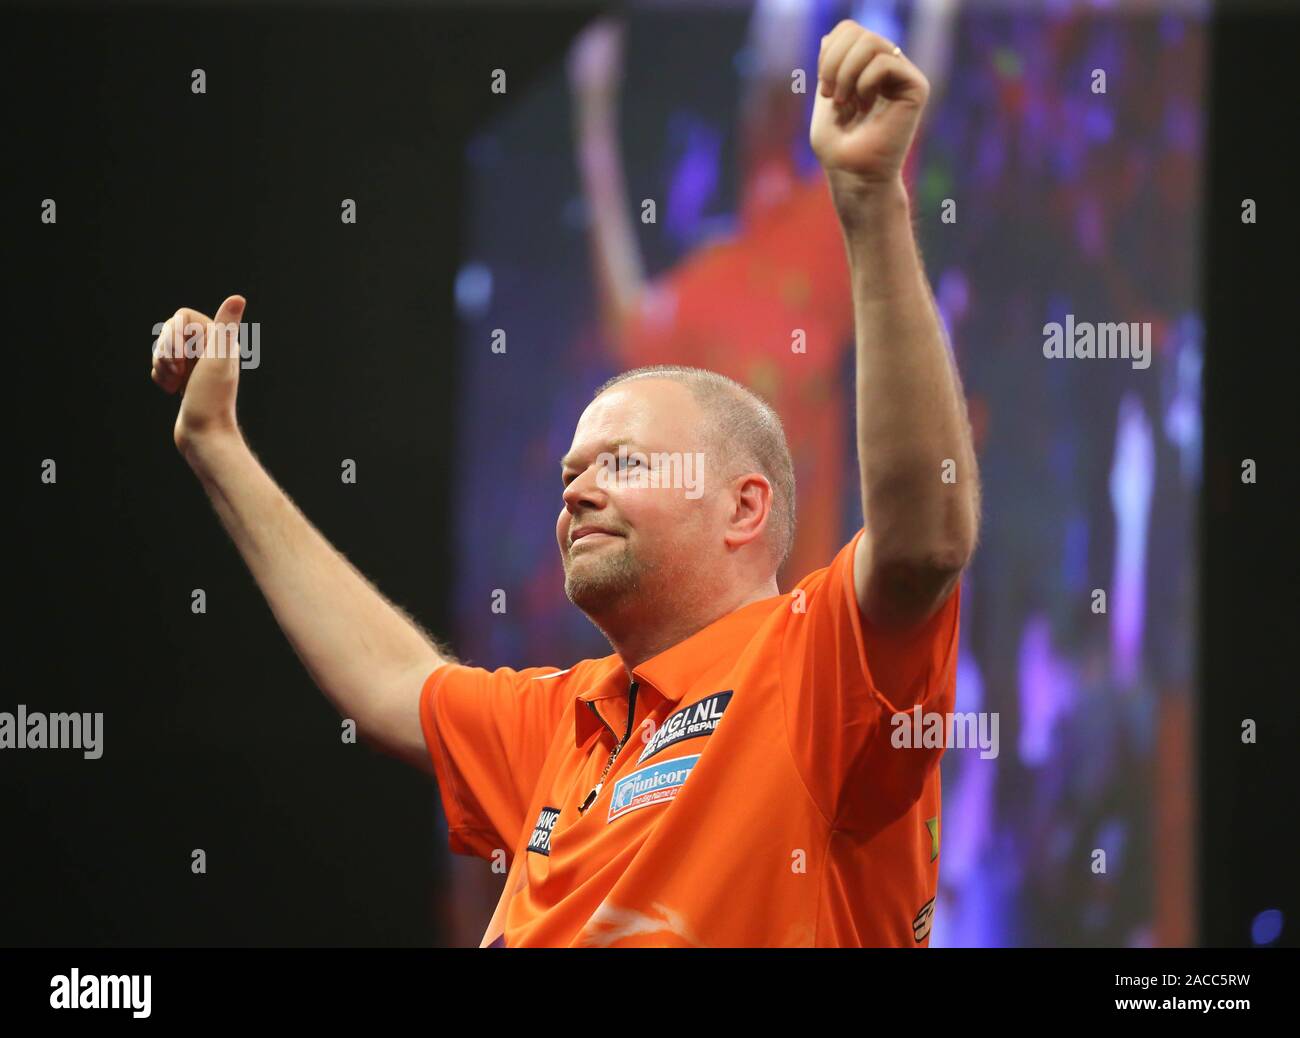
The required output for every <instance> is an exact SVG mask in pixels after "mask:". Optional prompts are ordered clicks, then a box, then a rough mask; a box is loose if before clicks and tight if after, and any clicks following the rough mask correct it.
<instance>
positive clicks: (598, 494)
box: [563, 466, 607, 515]
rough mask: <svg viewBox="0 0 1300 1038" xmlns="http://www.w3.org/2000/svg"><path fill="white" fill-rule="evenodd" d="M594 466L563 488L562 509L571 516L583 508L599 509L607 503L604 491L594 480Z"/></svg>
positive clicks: (595, 470)
mask: <svg viewBox="0 0 1300 1038" xmlns="http://www.w3.org/2000/svg"><path fill="white" fill-rule="evenodd" d="M596 472H597V469H596V467H595V466H592V467H590V468H588V469H587V470H586V471H585V472H582V473H581V474H579V475H578V477H577V478H576V479H574V480H573V481H572V482H570V483H569V485H568V486H567V487H565V488H564V495H563V497H564V507H565V508H567V509H568V510H569V513H570V514H571V515H576V514H577V513H578V512H579V511H580V510H582V509H585V508H591V509H601V508H604V507H605V503H606V501H607V498H606V495H605V491H604V489H603V488H602V487H601V486H600V483H599V481H598V480H597V479H596Z"/></svg>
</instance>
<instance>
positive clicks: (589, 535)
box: [569, 526, 620, 550]
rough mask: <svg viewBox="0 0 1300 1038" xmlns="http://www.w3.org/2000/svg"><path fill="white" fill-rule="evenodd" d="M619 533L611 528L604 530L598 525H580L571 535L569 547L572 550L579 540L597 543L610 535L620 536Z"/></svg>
mask: <svg viewBox="0 0 1300 1038" xmlns="http://www.w3.org/2000/svg"><path fill="white" fill-rule="evenodd" d="M618 536H620V535H619V534H616V533H613V532H611V531H609V530H602V529H601V528H599V527H596V526H579V527H578V528H577V529H576V530H574V531H573V532H572V533H571V534H570V535H569V548H570V550H572V549H573V548H574V547H575V546H576V545H577V544H578V542H579V541H586V542H591V543H595V542H597V541H602V540H605V539H607V538H610V537H618Z"/></svg>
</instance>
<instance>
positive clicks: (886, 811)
mask: <svg viewBox="0 0 1300 1038" xmlns="http://www.w3.org/2000/svg"><path fill="white" fill-rule="evenodd" d="M861 536H862V531H861V530H859V531H858V533H857V534H856V535H855V536H854V538H853V539H852V540H851V541H850V542H849V543H848V544H847V545H845V546H844V547H843V548H842V549H840V552H839V554H838V555H836V557H835V560H834V562H832V563H831V565H830V566H828V567H827V568H826V569H822V570H818V571H817V572H816V573H814V574H811V575H810V576H809V577H808V578H806V579H805V580H804V581H803V582H802V583H801V584H800V585H799V587H798V588H797V589H796V591H795V592H794V593H793V598H792V602H791V610H792V614H793V615H792V616H791V618H790V622H789V623H788V624H787V625H786V629H785V632H786V633H785V641H784V644H783V646H782V654H781V657H782V661H781V666H782V694H783V697H784V701H785V712H786V722H787V727H788V734H789V741H790V748H791V752H792V753H793V754H794V757H795V762H796V764H797V766H798V768H799V770H800V772H801V774H802V775H803V777H804V782H805V784H806V785H807V787H808V792H809V794H810V795H811V796H812V797H813V799H814V801H816V802H817V804H818V806H819V807H820V808H821V810H822V812H823V814H825V816H826V818H827V820H828V821H829V822H830V823H831V824H832V825H833V826H834V827H835V828H843V829H853V830H864V831H875V830H877V829H879V828H881V827H882V826H884V825H887V824H888V823H889V822H891V821H893V820H894V819H896V818H898V817H899V816H900V815H902V814H903V813H904V812H906V811H907V810H908V808H909V807H910V806H911V805H912V804H913V803H914V802H915V801H916V800H917V799H918V798H919V797H920V796H921V794H922V792H923V791H924V788H925V782H926V779H927V778H928V776H929V774H930V772H931V771H932V769H934V768H935V767H937V765H938V762H939V758H940V757H941V756H942V755H943V748H942V747H941V746H939V747H930V748H924V747H913V746H912V745H911V741H912V740H911V739H909V740H908V745H906V746H897V747H896V746H895V745H894V741H893V738H892V737H893V736H894V733H895V725H894V724H892V723H891V719H893V718H894V717H895V715H899V714H910V713H911V712H912V711H913V709H914V708H915V707H917V706H920V708H921V711H922V713H923V714H929V713H932V712H937V713H944V714H947V713H949V712H950V711H952V709H953V704H954V701H955V696H956V671H957V628H958V622H959V618H960V612H961V588H960V584H959V585H958V586H957V587H955V588H954V589H953V591H952V592H951V593H950V594H949V596H948V598H947V599H945V600H944V602H943V604H942V605H941V606H940V607H939V608H938V610H937V611H936V612H935V614H934V615H933V616H931V617H930V619H928V620H927V621H925V623H923V624H920V625H919V626H917V627H916V628H914V629H911V630H908V631H905V632H903V633H902V634H897V633H894V632H887V631H881V630H877V629H874V628H873V627H872V626H871V625H870V624H868V623H867V622H866V620H865V619H864V618H863V616H862V613H861V610H860V609H859V607H858V599H857V594H856V593H855V591H854V587H853V556H854V551H855V550H856V548H857V543H858V539H859V538H860V537H861ZM799 591H802V592H803V595H802V598H801V597H800V595H799ZM801 609H802V612H801V611H800V610H801ZM909 721H910V718H909ZM917 741H920V740H919V739H918V740H917Z"/></svg>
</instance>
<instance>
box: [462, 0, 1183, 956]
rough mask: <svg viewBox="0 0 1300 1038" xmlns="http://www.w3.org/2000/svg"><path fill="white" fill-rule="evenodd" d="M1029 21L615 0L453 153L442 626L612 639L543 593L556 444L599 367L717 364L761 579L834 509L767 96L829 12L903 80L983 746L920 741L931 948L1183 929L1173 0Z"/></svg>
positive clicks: (828, 217) (784, 163) (853, 525)
mask: <svg viewBox="0 0 1300 1038" xmlns="http://www.w3.org/2000/svg"><path fill="white" fill-rule="evenodd" d="M1043 8H1044V9H1043V10H1040V11H1038V12H1037V13H1028V12H1026V11H1024V10H1022V9H1021V8H1020V7H1019V6H1018V5H1006V4H1003V5H983V6H979V5H977V6H974V7H970V6H960V5H949V4H925V5H914V4H893V3H875V4H860V5H856V6H855V7H852V8H850V7H849V6H848V5H842V6H841V5H835V4H825V3H822V4H806V5H801V4H799V3H786V4H764V5H760V6H759V7H758V8H756V9H754V10H748V9H742V8H736V9H726V10H716V9H714V10H710V11H707V12H694V11H691V10H690V9H689V8H683V7H681V6H677V5H674V6H672V7H671V8H669V9H667V10H634V11H632V12H631V13H630V14H629V15H628V16H626V17H625V18H624V19H623V20H622V21H620V22H613V23H603V24H601V25H597V26H595V27H593V29H592V30H591V31H590V32H589V33H588V34H586V35H585V36H583V37H580V38H579V40H578V41H577V42H576V43H575V46H574V50H573V52H572V54H571V55H570V59H569V61H568V63H567V64H565V65H557V66H556V68H555V69H554V72H553V74H552V75H551V76H550V77H549V78H543V79H542V80H541V81H540V82H539V83H538V84H537V85H535V86H533V87H531V88H530V89H529V90H528V91H526V92H522V93H514V94H512V95H511V96H510V100H509V102H508V103H507V104H505V105H504V106H503V107H504V111H503V114H502V115H501V116H500V118H499V119H497V120H496V121H495V123H493V124H492V125H491V126H490V128H489V129H488V130H487V131H485V132H483V133H482V134H481V135H480V136H478V137H477V138H476V139H475V140H474V141H473V143H472V145H471V147H470V148H469V151H468V153H467V154H466V156H465V163H466V168H465V173H466V181H467V184H468V186H469V191H470V197H469V201H468V204H467V205H466V207H465V210H464V221H465V232H464V239H465V241H466V243H467V250H466V253H465V255H464V260H463V265H462V267H461V269H460V272H459V275H458V277H457V281H456V305H457V311H458V314H459V318H460V322H461V323H460V330H459V346H460V353H461V358H462V363H461V367H460V370H461V386H460V392H459V394H458V398H459V400H460V413H459V416H458V418H457V422H458V426H459V435H460V439H461V442H462V444H464V445H467V446H466V447H465V449H462V450H461V452H460V461H459V470H458V472H457V476H456V484H457V486H458V487H459V488H460V493H459V498H458V504H459V509H460V513H459V519H458V522H459V527H458V533H457V543H458V546H459V550H458V551H457V553H456V557H457V559H458V560H459V571H458V574H457V602H456V609H455V615H456V616H457V617H459V618H460V626H459V629H458V630H456V631H455V632H454V633H455V644H456V646H457V648H458V650H459V652H460V654H461V655H462V656H463V657H466V658H468V660H469V661H471V662H473V663H476V664H479V665H482V666H488V667H496V666H504V665H510V666H525V665H543V664H545V665H555V666H559V667H565V666H568V665H569V664H570V663H572V662H574V661H575V660H577V659H580V658H584V657H588V656H593V655H604V654H606V653H608V651H609V649H608V646H607V645H606V643H605V642H604V640H603V638H602V637H601V636H600V634H599V633H598V632H596V631H595V629H594V628H592V627H591V625H590V624H589V623H588V622H587V620H586V619H585V618H584V617H583V616H582V615H581V614H580V613H579V612H578V611H577V610H576V609H574V608H573V607H572V606H570V605H569V604H568V603H567V601H566V600H565V598H564V594H563V571H562V567H561V564H560V559H559V556H558V551H557V548H556V545H555V541H554V520H555V517H556V514H557V512H558V510H559V508H560V506H561V501H560V490H561V484H560V476H559V467H558V463H557V459H558V458H559V457H560V455H561V454H562V453H563V452H564V451H565V449H566V448H567V447H568V444H569V441H570V438H571V436H572V432H573V427H574V424H575V422H576V420H577V417H578V415H579V414H580V413H581V411H582V409H583V407H584V406H585V405H586V403H587V402H588V400H589V398H590V396H591V393H592V390H593V388H594V387H595V386H597V385H598V384H599V383H600V382H601V381H602V380H603V379H605V378H606V377H608V376H609V375H611V374H613V373H614V372H617V371H620V370H623V369H626V368H629V367H633V366H636V365H640V364H648V363H660V362H678V363H687V364H696V365H700V366H704V367H710V368H715V369H717V370H721V371H724V372H726V373H728V374H730V375H732V376H733V377H736V378H738V379H741V380H742V381H744V382H746V383H747V384H749V385H751V386H753V387H754V388H755V389H757V390H759V391H760V392H762V393H764V394H765V395H766V396H767V397H768V398H769V399H770V400H771V401H772V403H773V404H774V406H776V407H777V409H778V410H779V411H780V413H781V414H782V417H783V419H784V420H785V422H786V425H787V431H788V433H789V437H790V442H791V447H792V450H793V452H794V455H795V459H796V466H797V478H798V482H799V487H800V491H799V499H798V508H799V524H800V531H799V539H798V543H797V546H796V550H795V553H794V556H793V558H792V560H791V562H790V564H789V565H788V566H787V567H786V569H785V570H784V571H783V574H782V588H783V589H785V588H789V587H790V586H792V585H793V584H794V583H795V582H797V581H798V580H799V579H801V578H802V577H803V576H805V575H806V573H807V572H808V571H810V570H812V569H814V568H817V567H819V566H823V565H825V564H827V563H828V562H829V561H830V559H831V557H832V555H833V554H834V552H835V550H836V549H837V548H838V547H839V546H840V545H842V544H843V543H845V542H846V541H847V540H848V539H849V538H850V537H851V536H852V534H853V532H854V530H856V529H857V527H858V526H859V525H860V523H861V521H862V516H861V508H860V504H859V501H858V496H857V487H856V479H855V473H856V468H855V454H854V449H853V415H852V407H851V398H850V391H851V387H852V363H853V354H852V346H853V344H852V338H851V336H852V323H851V322H852V302H851V299H850V297H849V294H848V283H847V267H846V263H845V258H844V253H843V246H842V243H841V240H840V237H839V230H838V226H837V224H836V222H835V216H834V213H833V212H832V210H831V209H830V207H829V203H828V198H827V195H826V188H825V184H824V180H823V175H822V173H821V171H820V170H819V169H818V168H817V166H816V163H815V161H814V160H813V158H812V156H811V154H810V152H809V149H808V145H807V128H808V119H809V113H810V109H811V94H810V93H799V92H798V91H797V88H796V89H792V84H794V83H795V81H796V79H797V77H792V70H794V69H796V68H802V69H804V70H805V71H806V73H807V79H808V82H809V84H810V87H813V86H814V84H815V68H816V62H815V57H816V50H817V41H818V39H819V37H820V36H821V34H823V33H824V32H826V31H828V30H829V28H830V27H831V26H832V25H833V24H834V23H835V22H836V21H837V20H838V19H839V18H841V17H845V16H852V17H856V18H858V19H859V20H861V21H863V22H865V23H867V24H868V25H870V26H872V27H874V28H877V29H879V30H880V31H882V32H884V33H885V34H887V35H889V36H890V37H891V38H894V39H896V40H898V41H899V42H900V43H901V44H902V46H903V47H904V48H905V50H906V51H907V52H908V54H909V55H911V56H912V57H913V58H914V59H915V60H917V61H918V63H919V64H921V66H922V68H923V69H924V70H925V71H926V73H927V75H928V76H929V78H930V80H931V83H932V86H933V94H932V100H931V109H930V112H929V114H928V117H927V120H926V122H925V124H924V126H923V128H922V131H921V136H920V139H919V140H918V143H917V146H916V149H915V153H914V156H913V160H912V161H911V162H910V164H909V167H908V170H907V175H908V180H909V184H910V186H911V191H912V198H913V206H914V215H915V224H916V228H917V233H918V236H919V240H920V244H921V247H922V250H923V253H924V257H925V264H926V269H927V272H928V274H929V277H930V280H931V283H932V284H933V286H934V290H935V294H936V298H937V302H938V305H939V309H940V311H941V313H942V316H943V320H944V322H945V324H946V327H947V331H948V333H949V336H950V338H951V343H952V347H953V349H954V351H955V354H956V356H957V359H958V362H959V365H960V369H961V373H962V377H963V379H964V383H965V388H966V392H967V395H968V398H969V402H970V415H971V420H972V424H973V427H974V432H975V437H976V442H977V448H978V452H979V459H980V466H981V472H982V478H983V486H984V520H983V527H982V537H981V543H980V546H979V550H978V554H977V555H976V557H975V559H974V562H973V564H972V565H971V567H970V569H969V571H968V573H967V576H966V578H965V586H964V599H963V625H962V632H961V656H960V669H959V676H958V687H957V709H958V710H959V711H987V712H990V713H992V714H996V716H997V718H998V745H997V753H996V755H992V754H982V753H981V751H980V750H979V749H961V750H950V751H949V752H948V753H947V755H946V756H945V758H944V761H943V789H944V811H943V820H944V827H943V834H942V853H941V864H940V876H941V885H940V892H939V897H938V903H937V911H936V915H935V924H934V931H933V939H932V944H934V945H936V946H939V945H980V946H989V945H1026V944H1028V945H1077V944H1083V945H1124V944H1133V945H1145V944H1153V943H1154V944H1185V943H1192V942H1194V941H1195V939H1196V934H1195V931H1194V922H1193V910H1192V905H1193V897H1194V893H1195V890H1194V885H1195V875H1194V870H1193V867H1192V862H1193V847H1192V841H1193V833H1192V831H1191V829H1190V824H1191V818H1192V817H1193V814H1194V808H1195V805H1194V803H1193V799H1192V798H1193V792H1194V775H1193V773H1192V758H1191V719H1192V716H1193V715H1192V708H1193V705H1194V704H1193V702H1192V700H1193V696H1194V691H1193V677H1194V674H1193V665H1194V660H1195V645H1194V631H1195V630H1196V616H1195V611H1196V607H1197V567H1196V556H1195V515H1196V507H1197V495H1198V493H1199V488H1200V472H1199V469H1198V466H1199V460H1200V456H1201V451H1200V429H1201V422H1200V411H1199V400H1200V369H1201V357H1202V324H1201V315H1200V300H1199V299H1198V290H1197V286H1198V273H1199V263H1200V256H1199V235H1198V221H1199V215H1198V209H1199V205H1200V193H1201V156H1202V146H1203V139H1202V136H1203V118H1202V91H1203V87H1204V84H1203V71H1204V56H1205V28H1204V13H1203V12H1202V11H1201V10H1200V9H1199V8H1198V6H1197V5H1194V4H1178V5H1174V6H1171V7H1168V8H1163V9H1162V8H1159V7H1155V6H1153V5H1151V4H1144V5H1140V6H1139V7H1137V8H1136V9H1134V10H1127V9H1126V8H1125V5H1123V4H1119V3H1116V4H1108V5H1098V6H1097V7H1095V8H1089V7H1087V6H1086V5H1079V4H1046V5H1043ZM647 200H650V201H652V202H653V206H648V205H647V204H646V203H647ZM648 216H652V222H651V220H649V219H647V217H648ZM1054 323H1055V324H1057V325H1059V326H1061V328H1062V331H1063V334H1064V335H1066V336H1067V337H1070V336H1071V333H1072V332H1073V333H1076V334H1077V333H1078V329H1080V328H1082V326H1083V325H1084V324H1085V323H1091V324H1093V325H1101V324H1111V323H1122V324H1125V325H1130V326H1131V328H1130V330H1131V331H1132V333H1133V336H1134V338H1133V344H1134V352H1135V353H1137V354H1138V356H1137V357H1134V358H1131V359H1128V360H1126V359H1106V360H1100V359H1086V358H1067V357H1049V356H1046V355H1045V344H1046V343H1047V342H1048V340H1049V338H1050V329H1049V326H1050V325H1052V324H1054ZM796 329H798V330H800V331H801V332H802V333H803V338H802V341H803V342H804V343H805V344H806V351H805V352H802V353H798V352H793V351H792V350H791V343H792V333H793V332H794V330H796ZM498 333H504V340H503V339H502V338H501V337H500V335H499V334H498ZM494 335H495V336H496V340H495V341H496V342H497V343H498V346H499V345H500V343H501V342H502V341H504V343H505V351H504V352H497V351H494V350H493V349H492V343H493V341H494ZM1141 342H1148V343H1149V352H1147V353H1146V355H1145V360H1143V359H1141V354H1140V353H1139V352H1138V347H1137V344H1138V343H1141ZM497 589H502V590H505V591H506V593H507V599H506V601H507V609H506V611H505V612H504V613H503V614H500V613H495V612H493V610H492V608H491V604H492V601H493V597H492V596H493V593H494V591H496V590H497ZM1099 592H1104V603H1103V601H1102V597H1101V595H1100V594H1099ZM1099 851H1104V852H1105V858H1104V861H1105V866H1104V872H1102V871H1099V867H1098V863H1099V862H1100V861H1101V860H1102V859H1101V857H1100V856H1099V854H1098V852H1099Z"/></svg>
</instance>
